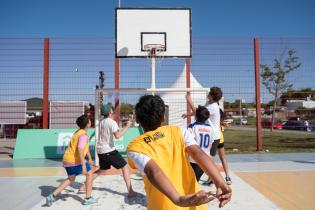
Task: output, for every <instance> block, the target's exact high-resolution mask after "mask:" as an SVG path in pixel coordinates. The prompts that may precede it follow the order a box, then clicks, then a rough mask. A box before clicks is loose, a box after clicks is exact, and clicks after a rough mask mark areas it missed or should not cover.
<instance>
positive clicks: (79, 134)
mask: <svg viewBox="0 0 315 210" xmlns="http://www.w3.org/2000/svg"><path fill="white" fill-rule="evenodd" d="M76 123H77V125H78V126H79V129H78V130H77V131H76V132H75V133H74V134H73V136H72V138H71V140H70V143H69V145H68V147H67V149H66V151H65V153H64V155H63V165H64V167H65V169H66V171H67V174H68V178H67V179H65V180H64V181H63V182H62V183H61V184H60V185H59V186H58V188H57V189H55V190H54V192H53V193H52V194H50V195H49V196H47V197H46V204H47V206H51V205H52V203H53V202H54V201H55V200H56V196H57V195H58V194H59V193H60V192H61V191H62V190H64V189H65V188H66V187H68V186H69V185H70V184H71V183H72V182H74V180H75V178H76V176H78V175H80V174H82V175H85V176H86V182H85V185H86V198H85V199H84V201H83V205H90V204H94V203H96V200H95V199H93V198H92V197H91V193H92V172H91V166H92V158H91V154H90V150H89V142H88V141H89V137H88V136H87V130H88V129H89V128H90V127H91V121H90V119H89V118H88V117H87V116H86V115H82V116H80V117H79V118H78V119H77V120H76ZM86 156H87V157H88V163H86V161H85V157H86Z"/></svg>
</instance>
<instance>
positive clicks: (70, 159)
mask: <svg viewBox="0 0 315 210" xmlns="http://www.w3.org/2000/svg"><path fill="white" fill-rule="evenodd" d="M84 134H86V132H85V130H84V129H80V130H78V131H76V132H75V133H74V134H73V136H72V138H71V140H70V143H69V145H68V147H67V149H66V151H65V154H64V155H63V161H64V162H67V163H75V162H81V160H80V155H79V151H78V143H79V137H80V136H81V135H84ZM88 150H89V144H86V145H85V147H84V149H83V157H85V156H86V154H87V152H88Z"/></svg>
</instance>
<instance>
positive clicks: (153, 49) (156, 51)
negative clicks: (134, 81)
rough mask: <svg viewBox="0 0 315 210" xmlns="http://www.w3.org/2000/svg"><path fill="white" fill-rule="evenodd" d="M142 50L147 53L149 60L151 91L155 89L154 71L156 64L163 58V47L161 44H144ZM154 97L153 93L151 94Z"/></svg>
mask: <svg viewBox="0 0 315 210" xmlns="http://www.w3.org/2000/svg"><path fill="white" fill-rule="evenodd" d="M144 50H145V51H147V52H148V56H147V58H148V59H149V60H150V64H151V89H153V90H154V89H156V82H155V70H156V64H157V63H160V62H161V61H162V60H163V58H164V54H163V53H164V51H165V50H164V45H162V44H146V45H144ZM152 95H154V92H152Z"/></svg>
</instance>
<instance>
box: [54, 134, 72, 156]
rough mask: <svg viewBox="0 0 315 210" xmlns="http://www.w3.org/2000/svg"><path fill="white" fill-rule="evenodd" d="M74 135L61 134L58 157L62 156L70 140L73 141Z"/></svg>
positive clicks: (59, 136)
mask: <svg viewBox="0 0 315 210" xmlns="http://www.w3.org/2000/svg"><path fill="white" fill-rule="evenodd" d="M72 135H73V133H59V135H58V142H57V154H58V155H62V154H63V153H64V152H65V150H66V148H67V146H68V144H69V142H70V140H71V137H72Z"/></svg>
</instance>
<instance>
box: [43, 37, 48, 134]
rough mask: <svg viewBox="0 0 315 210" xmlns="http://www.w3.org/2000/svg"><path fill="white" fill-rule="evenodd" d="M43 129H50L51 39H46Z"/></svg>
mask: <svg viewBox="0 0 315 210" xmlns="http://www.w3.org/2000/svg"><path fill="white" fill-rule="evenodd" d="M43 79H44V81H43V82H44V84H43V128H45V129H47V128H48V108H49V38H45V39H44V78H43Z"/></svg>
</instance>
